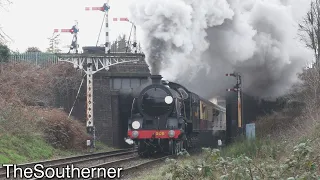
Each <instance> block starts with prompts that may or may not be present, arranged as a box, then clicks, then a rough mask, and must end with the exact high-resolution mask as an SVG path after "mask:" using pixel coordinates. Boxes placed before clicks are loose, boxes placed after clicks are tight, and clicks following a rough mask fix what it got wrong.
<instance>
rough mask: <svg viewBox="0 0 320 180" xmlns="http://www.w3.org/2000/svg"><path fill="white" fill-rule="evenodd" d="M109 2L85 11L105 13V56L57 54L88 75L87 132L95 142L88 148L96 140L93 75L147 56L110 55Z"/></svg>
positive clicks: (62, 59)
mask: <svg viewBox="0 0 320 180" xmlns="http://www.w3.org/2000/svg"><path fill="white" fill-rule="evenodd" d="M108 2H109V1H107V3H105V4H104V5H103V7H91V8H90V7H86V8H85V10H87V11H89V10H93V11H95V10H99V11H103V12H105V15H106V23H105V32H106V42H105V54H96V53H95V54H88V53H84V54H78V53H76V54H70V53H61V54H57V56H58V58H59V61H64V62H69V63H72V64H73V65H74V68H77V69H78V68H79V69H81V70H83V71H84V72H85V73H86V76H87V123H86V126H87V131H88V133H89V134H91V135H92V136H93V140H91V139H87V140H86V143H87V146H90V147H91V148H95V140H96V130H95V125H94V114H93V107H94V102H93V75H94V74H95V73H97V72H99V71H101V70H107V71H108V70H109V67H110V66H113V65H117V64H122V63H130V62H138V61H144V58H145V55H144V54H143V53H136V54H133V53H110V44H109V24H108V11H109V9H110V6H109V5H108ZM62 31H63V32H71V30H70V29H65V30H62Z"/></svg>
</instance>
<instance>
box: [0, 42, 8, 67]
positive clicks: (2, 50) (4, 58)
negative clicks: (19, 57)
mask: <svg viewBox="0 0 320 180" xmlns="http://www.w3.org/2000/svg"><path fill="white" fill-rule="evenodd" d="M9 54H10V49H9V48H8V46H6V45H4V44H1V43H0V63H3V62H4V63H6V62H8V61H9Z"/></svg>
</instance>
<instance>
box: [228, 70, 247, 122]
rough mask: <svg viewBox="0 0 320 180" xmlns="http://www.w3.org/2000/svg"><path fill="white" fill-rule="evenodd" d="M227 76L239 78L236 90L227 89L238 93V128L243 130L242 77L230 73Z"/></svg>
mask: <svg viewBox="0 0 320 180" xmlns="http://www.w3.org/2000/svg"><path fill="white" fill-rule="evenodd" d="M226 76H233V77H235V78H237V84H236V85H235V86H234V88H231V89H227V91H233V92H237V93H238V127H239V128H242V125H243V124H242V123H243V122H242V101H241V99H242V97H241V94H242V90H241V75H240V74H239V73H230V74H226Z"/></svg>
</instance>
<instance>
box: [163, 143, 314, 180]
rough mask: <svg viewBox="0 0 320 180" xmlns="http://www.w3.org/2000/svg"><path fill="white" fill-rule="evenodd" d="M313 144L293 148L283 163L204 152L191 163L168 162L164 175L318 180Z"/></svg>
mask: <svg viewBox="0 0 320 180" xmlns="http://www.w3.org/2000/svg"><path fill="white" fill-rule="evenodd" d="M309 144H310V141H307V142H304V143H300V144H298V145H297V146H295V147H294V148H293V152H292V155H291V156H290V157H289V158H288V159H287V160H285V161H283V162H280V161H277V160H275V159H273V158H264V159H263V161H259V160H255V159H252V158H249V157H247V156H245V155H240V156H238V157H224V156H222V155H221V152H220V151H219V150H216V149H213V150H212V149H208V148H206V149H204V157H203V158H201V159H199V160H198V161H194V162H192V163H190V164H180V163H178V162H177V161H176V160H172V159H170V160H168V162H169V166H168V168H167V169H166V170H165V171H166V172H164V173H163V175H166V176H167V177H170V179H173V180H176V179H186V180H188V179H190V180H191V179H244V180H246V179H301V180H302V179H319V178H320V172H319V167H318V165H319V162H320V161H319V160H320V159H319V155H317V154H315V153H313V151H312V148H311V147H310V146H309Z"/></svg>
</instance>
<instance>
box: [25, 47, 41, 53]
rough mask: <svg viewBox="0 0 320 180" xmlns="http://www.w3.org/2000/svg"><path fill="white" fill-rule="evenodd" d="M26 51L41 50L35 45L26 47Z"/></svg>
mask: <svg viewBox="0 0 320 180" xmlns="http://www.w3.org/2000/svg"><path fill="white" fill-rule="evenodd" d="M26 52H41V51H40V49H39V48H37V47H28V49H27V50H26Z"/></svg>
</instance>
